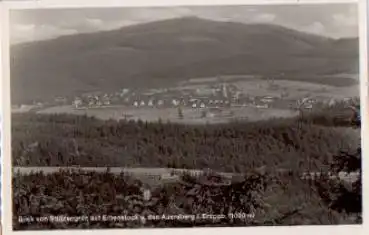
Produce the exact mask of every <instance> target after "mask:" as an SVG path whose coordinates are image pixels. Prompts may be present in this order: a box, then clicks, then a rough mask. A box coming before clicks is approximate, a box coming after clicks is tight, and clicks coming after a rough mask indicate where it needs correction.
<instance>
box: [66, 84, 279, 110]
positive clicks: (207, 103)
mask: <svg viewBox="0 0 369 235" xmlns="http://www.w3.org/2000/svg"><path fill="white" fill-rule="evenodd" d="M204 90H205V91H204ZM209 90H210V92H209ZM276 99H277V98H276V97H272V96H260V97H251V96H247V95H245V94H242V93H241V92H240V91H239V90H238V89H237V88H236V87H235V86H233V85H232V84H219V85H214V86H212V87H211V88H210V89H196V90H194V89H187V90H186V89H176V90H168V89H162V90H154V89H153V90H150V91H147V90H146V91H130V90H129V89H122V90H121V91H120V92H116V93H114V94H104V95H85V96H82V97H76V98H75V99H74V100H73V101H72V104H73V106H74V107H75V108H92V107H102V106H110V105H124V106H131V107H136V108H140V107H152V108H169V107H189V108H200V109H201V108H210V107H217V108H221V107H231V106H255V107H258V108H268V107H270V105H271V104H272V103H273V102H275V100H276Z"/></svg>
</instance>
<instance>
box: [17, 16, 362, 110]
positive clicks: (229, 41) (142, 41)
mask: <svg viewBox="0 0 369 235" xmlns="http://www.w3.org/2000/svg"><path fill="white" fill-rule="evenodd" d="M358 57H359V56H358V39H341V40H334V39H330V38H325V37H320V36H317V35H311V34H307V33H302V32H299V31H295V30H291V29H287V28H284V27H281V26H276V25H267V24H242V23H233V22H216V21H210V20H205V19H199V18H195V17H187V18H178V19H171V20H164V21H158V22H152V23H147V24H141V25H135V26H129V27H124V28H121V29H118V30H113V31H105V32H97V33H89V34H79V35H71V36H63V37H59V38H57V39H52V40H47V41H38V42H32V43H24V44H20V45H15V46H13V47H12V48H11V79H12V80H11V82H12V91H13V92H12V101H13V103H19V102H26V101H29V100H33V99H45V98H49V97H54V96H57V95H74V94H78V93H80V92H87V91H94V90H107V91H110V90H117V89H118V88H121V87H146V86H166V85H170V84H174V83H176V82H179V81H182V80H184V79H188V78H195V77H204V76H216V75H232V74H261V75H263V74H264V75H270V74H281V73H284V74H286V75H289V74H290V75H291V76H292V75H293V76H296V75H304V76H306V75H317V74H335V73H345V74H349V73H357V72H358Z"/></svg>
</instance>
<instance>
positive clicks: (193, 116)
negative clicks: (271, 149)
mask: <svg viewBox="0 0 369 235" xmlns="http://www.w3.org/2000/svg"><path fill="white" fill-rule="evenodd" d="M204 110H206V109H204ZM202 111H203V110H202V109H192V108H183V109H182V112H183V116H184V118H183V119H180V118H179V116H178V110H177V109H176V108H162V109H157V108H133V107H125V106H116V107H107V108H93V109H75V108H74V107H73V106H71V105H66V106H55V107H51V108H47V109H44V110H41V111H38V112H37V113H39V114H54V113H67V114H75V115H87V116H93V117H96V118H99V119H102V120H108V119H115V120H120V119H124V118H127V119H131V120H139V119H140V120H142V121H148V122H156V121H158V120H159V119H161V120H162V121H171V122H175V123H188V124H205V123H210V124H212V123H214V124H215V123H225V122H229V121H233V120H235V119H243V120H245V119H246V120H249V121H257V120H266V119H270V118H273V117H275V118H279V117H293V116H296V115H297V113H296V111H292V110H287V109H273V108H269V109H258V108H254V107H232V108H227V109H223V112H222V113H220V114H216V115H213V116H207V117H205V118H202Z"/></svg>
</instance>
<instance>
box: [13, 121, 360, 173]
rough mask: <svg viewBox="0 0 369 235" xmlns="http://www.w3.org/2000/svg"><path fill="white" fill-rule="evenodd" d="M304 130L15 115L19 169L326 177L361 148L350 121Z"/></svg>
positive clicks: (265, 124)
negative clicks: (296, 172)
mask: <svg viewBox="0 0 369 235" xmlns="http://www.w3.org/2000/svg"><path fill="white" fill-rule="evenodd" d="M298 122H299V121H298V120H297V119H274V120H268V121H260V122H252V123H250V122H245V123H242V122H234V123H229V124H220V125H210V124H209V125H181V124H174V123H164V122H161V121H159V122H157V123H148V122H143V121H138V122H134V121H127V120H120V121H115V120H109V121H102V120H98V119H95V118H92V117H86V116H72V115H64V114H62V115H36V114H20V115H18V114H14V115H13V119H12V149H13V155H12V156H13V164H14V165H15V166H84V167H103V166H111V167H113V166H114V167H123V166H126V167H138V166H140V167H173V168H192V169H203V168H210V169H213V170H217V171H223V172H244V171H247V170H248V169H252V168H255V167H260V166H264V165H266V166H272V167H280V168H288V169H305V170H307V169H324V167H326V166H327V163H329V162H330V161H331V160H332V156H333V155H335V154H337V153H339V152H340V151H345V150H347V151H350V150H352V149H356V148H357V147H358V144H359V143H358V142H359V141H358V136H357V134H356V133H358V132H355V131H354V130H351V128H346V127H345V126H347V125H348V124H347V118H346V119H345V118H342V117H340V119H337V120H336V119H334V118H330V117H329V115H320V114H317V115H315V116H314V117H306V118H305V119H304V120H303V121H301V120H300V122H302V124H299V123H298ZM343 130H346V131H343ZM355 134H356V135H355ZM353 136H354V137H353ZM355 137H356V138H355Z"/></svg>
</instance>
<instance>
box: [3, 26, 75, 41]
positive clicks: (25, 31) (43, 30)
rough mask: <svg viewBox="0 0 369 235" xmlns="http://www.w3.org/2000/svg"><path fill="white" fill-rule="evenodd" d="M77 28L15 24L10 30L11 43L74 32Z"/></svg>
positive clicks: (49, 37)
mask: <svg viewBox="0 0 369 235" xmlns="http://www.w3.org/2000/svg"><path fill="white" fill-rule="evenodd" d="M76 33H78V30H76V29H70V28H61V27H57V26H52V25H46V24H43V25H33V24H16V25H14V26H13V27H12V30H11V32H10V34H11V35H10V37H11V43H12V44H13V43H20V42H27V41H35V40H43V39H51V38H55V37H59V36H63V35H70V34H76Z"/></svg>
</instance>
